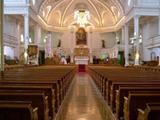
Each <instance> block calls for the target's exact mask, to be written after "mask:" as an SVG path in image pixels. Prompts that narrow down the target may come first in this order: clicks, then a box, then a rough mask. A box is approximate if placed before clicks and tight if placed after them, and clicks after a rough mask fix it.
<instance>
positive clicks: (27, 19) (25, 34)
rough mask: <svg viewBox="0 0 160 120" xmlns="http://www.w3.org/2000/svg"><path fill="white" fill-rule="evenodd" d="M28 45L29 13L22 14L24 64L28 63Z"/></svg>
mask: <svg viewBox="0 0 160 120" xmlns="http://www.w3.org/2000/svg"><path fill="white" fill-rule="evenodd" d="M28 45H29V15H28V14H25V15H24V50H25V51H24V60H25V62H24V64H27V63H28V55H27V48H28Z"/></svg>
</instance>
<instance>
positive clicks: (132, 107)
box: [123, 91, 160, 120]
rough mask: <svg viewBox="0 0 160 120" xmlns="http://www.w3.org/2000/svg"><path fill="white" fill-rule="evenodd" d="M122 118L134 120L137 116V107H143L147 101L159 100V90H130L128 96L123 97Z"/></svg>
mask: <svg viewBox="0 0 160 120" xmlns="http://www.w3.org/2000/svg"><path fill="white" fill-rule="evenodd" d="M124 100H125V101H124V109H123V111H124V119H125V120H136V119H137V117H138V111H137V109H138V108H141V109H144V108H145V105H146V103H148V102H159V101H160V92H159V91H156V92H155V91H154V92H153V91H135V92H134V91H132V92H129V95H128V97H124Z"/></svg>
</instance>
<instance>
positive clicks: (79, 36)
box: [76, 28, 87, 45]
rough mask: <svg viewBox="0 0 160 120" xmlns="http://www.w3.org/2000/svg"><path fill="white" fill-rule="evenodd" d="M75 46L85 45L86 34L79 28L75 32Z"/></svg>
mask: <svg viewBox="0 0 160 120" xmlns="http://www.w3.org/2000/svg"><path fill="white" fill-rule="evenodd" d="M76 44H77V45H86V44H87V33H86V31H85V29H84V28H79V29H78V30H77V32H76Z"/></svg>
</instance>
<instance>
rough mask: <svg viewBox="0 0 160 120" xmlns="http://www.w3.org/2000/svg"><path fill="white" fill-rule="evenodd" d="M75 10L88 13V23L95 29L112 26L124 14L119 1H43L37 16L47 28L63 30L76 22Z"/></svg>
mask: <svg viewBox="0 0 160 120" xmlns="http://www.w3.org/2000/svg"><path fill="white" fill-rule="evenodd" d="M77 9H78V10H79V9H84V10H88V11H89V12H90V20H89V23H90V25H91V26H94V27H95V28H106V27H112V26H114V25H115V24H116V23H117V22H118V21H119V20H120V19H121V18H122V17H123V13H124V10H123V7H122V5H121V2H120V1H119V0H43V2H42V3H41V5H40V6H39V11H38V14H39V16H40V17H41V18H42V19H43V20H44V21H45V23H46V24H47V25H48V26H52V27H55V28H56V27H57V28H61V27H62V28H64V27H69V26H71V25H73V24H74V23H75V22H76V21H75V19H74V12H75V11H76V10H77Z"/></svg>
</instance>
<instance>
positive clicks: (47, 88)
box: [0, 84, 55, 119]
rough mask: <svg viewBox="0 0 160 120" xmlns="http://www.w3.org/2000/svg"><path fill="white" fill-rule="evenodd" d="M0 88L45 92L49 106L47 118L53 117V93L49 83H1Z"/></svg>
mask: <svg viewBox="0 0 160 120" xmlns="http://www.w3.org/2000/svg"><path fill="white" fill-rule="evenodd" d="M0 90H13V91H14V90H23V91H25V90H26V91H27V90H33V92H34V90H35V91H37V90H39V91H42V93H43V92H44V93H45V96H48V107H49V118H51V119H53V118H54V116H55V93H54V89H52V86H51V85H38V86H35V85H34V84H33V85H32V84H29V85H28V84H3V85H0Z"/></svg>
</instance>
